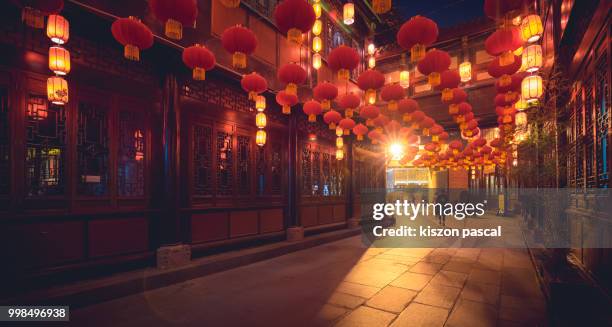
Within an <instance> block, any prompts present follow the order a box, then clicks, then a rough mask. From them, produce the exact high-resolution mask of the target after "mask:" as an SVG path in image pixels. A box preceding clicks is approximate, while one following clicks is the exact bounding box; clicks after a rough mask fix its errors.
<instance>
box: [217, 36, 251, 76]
mask: <svg viewBox="0 0 612 327" xmlns="http://www.w3.org/2000/svg"><path fill="white" fill-rule="evenodd" d="M221 44H222V45H223V48H224V49H225V50H226V51H227V52H229V53H231V54H232V67H234V68H241V69H244V68H246V66H247V56H248V55H250V54H252V53H253V52H254V51H255V48H257V37H256V36H255V34H254V33H253V32H252V31H251V30H250V29H248V28H246V27H242V26H240V25H236V26H233V27H229V28H227V29H226V30H225V31H223V34H221Z"/></svg>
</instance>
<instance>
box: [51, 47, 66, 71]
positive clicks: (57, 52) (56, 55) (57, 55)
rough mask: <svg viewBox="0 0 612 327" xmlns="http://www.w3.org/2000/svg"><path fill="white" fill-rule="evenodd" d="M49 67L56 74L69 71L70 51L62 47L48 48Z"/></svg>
mask: <svg viewBox="0 0 612 327" xmlns="http://www.w3.org/2000/svg"><path fill="white" fill-rule="evenodd" d="M49 69H50V70H51V71H52V72H54V73H55V74H57V75H66V74H68V73H69V72H70V52H68V50H66V49H64V48H62V47H50V48H49Z"/></svg>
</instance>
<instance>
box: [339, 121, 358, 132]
mask: <svg viewBox="0 0 612 327" xmlns="http://www.w3.org/2000/svg"><path fill="white" fill-rule="evenodd" d="M338 127H340V128H342V130H343V131H344V135H349V134H351V129H353V127H355V121H354V120H352V119H350V118H343V119H342V120H340V122H339V123H338Z"/></svg>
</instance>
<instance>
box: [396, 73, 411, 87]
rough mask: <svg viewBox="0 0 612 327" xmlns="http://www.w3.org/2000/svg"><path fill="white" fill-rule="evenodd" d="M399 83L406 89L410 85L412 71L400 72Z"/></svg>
mask: <svg viewBox="0 0 612 327" xmlns="http://www.w3.org/2000/svg"><path fill="white" fill-rule="evenodd" d="M399 85H400V86H401V87H403V88H405V89H406V88H408V87H410V72H409V71H408V70H402V71H401V72H400V74H399Z"/></svg>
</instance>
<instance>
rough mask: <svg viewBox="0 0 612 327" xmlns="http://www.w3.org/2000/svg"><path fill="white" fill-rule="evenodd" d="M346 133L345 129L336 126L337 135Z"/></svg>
mask: <svg viewBox="0 0 612 327" xmlns="http://www.w3.org/2000/svg"><path fill="white" fill-rule="evenodd" d="M343 134H344V130H343V129H342V128H341V127H336V136H338V137H340V136H342V135H343Z"/></svg>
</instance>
